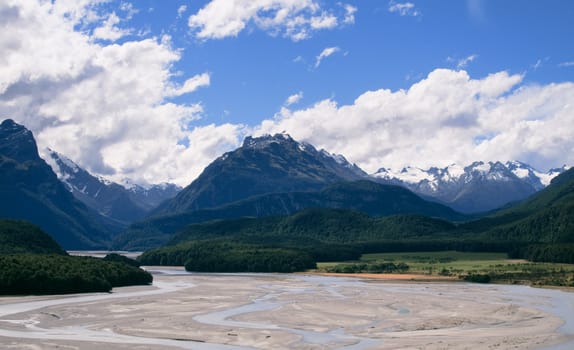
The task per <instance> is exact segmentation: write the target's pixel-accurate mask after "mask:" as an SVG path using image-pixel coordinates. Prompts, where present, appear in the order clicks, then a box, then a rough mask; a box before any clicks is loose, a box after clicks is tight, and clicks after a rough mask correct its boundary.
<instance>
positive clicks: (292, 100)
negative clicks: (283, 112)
mask: <svg viewBox="0 0 574 350" xmlns="http://www.w3.org/2000/svg"><path fill="white" fill-rule="evenodd" d="M302 98H303V91H299V92H298V93H296V94H293V95H291V96H289V97H287V100H286V101H285V106H291V105H293V104H296V103H297V102H299V101H301V99H302Z"/></svg>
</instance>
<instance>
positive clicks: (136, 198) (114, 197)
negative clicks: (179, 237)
mask: <svg viewBox="0 0 574 350" xmlns="http://www.w3.org/2000/svg"><path fill="white" fill-rule="evenodd" d="M46 152H47V154H48V162H49V164H50V165H51V166H52V169H54V171H55V172H56V174H57V175H58V178H59V179H60V180H61V181H62V182H63V183H64V184H65V185H66V187H67V188H68V189H69V190H70V191H71V192H72V193H73V194H74V196H75V197H76V198H77V199H79V200H80V201H82V202H83V203H84V204H86V205H87V206H89V207H91V208H93V209H95V210H97V211H98V212H99V213H100V214H102V215H104V216H106V217H109V218H111V219H114V220H117V221H119V222H122V223H125V224H126V225H127V224H130V223H132V222H134V221H136V220H140V219H142V218H144V217H145V215H146V214H147V213H148V212H149V211H150V210H152V209H154V208H155V207H157V206H158V205H159V204H160V203H162V202H163V201H165V200H167V199H170V198H173V197H175V195H176V194H177V193H178V192H179V191H180V190H181V187H179V186H177V185H174V184H161V185H150V186H147V187H143V186H140V185H137V184H133V183H128V184H124V185H121V184H117V183H115V182H111V181H108V180H106V179H104V178H101V177H97V176H93V175H92V174H90V173H89V172H88V171H86V170H85V169H83V168H82V167H80V166H79V165H78V164H76V163H75V162H74V161H73V160H71V159H69V158H68V157H66V156H64V155H62V154H60V153H58V152H56V151H54V150H52V149H47V150H46Z"/></svg>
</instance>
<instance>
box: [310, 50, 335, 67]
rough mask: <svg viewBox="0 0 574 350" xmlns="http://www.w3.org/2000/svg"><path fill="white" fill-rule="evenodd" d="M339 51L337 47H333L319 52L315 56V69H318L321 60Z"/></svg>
mask: <svg viewBox="0 0 574 350" xmlns="http://www.w3.org/2000/svg"><path fill="white" fill-rule="evenodd" d="M339 51H341V49H340V48H338V47H337V46H334V47H327V48H325V49H323V51H321V53H320V54H319V55H318V56H317V58H316V59H315V68H318V67H319V65H321V62H322V61H323V59H325V58H327V57H329V56H331V55H332V54H334V53H336V52H339Z"/></svg>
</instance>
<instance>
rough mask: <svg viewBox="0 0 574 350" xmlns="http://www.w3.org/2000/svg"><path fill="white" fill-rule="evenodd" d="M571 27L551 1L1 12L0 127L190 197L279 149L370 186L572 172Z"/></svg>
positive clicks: (416, 0) (221, 3) (137, 5)
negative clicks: (323, 157) (207, 172)
mask: <svg viewBox="0 0 574 350" xmlns="http://www.w3.org/2000/svg"><path fill="white" fill-rule="evenodd" d="M573 18H574V2H571V1H557V0H551V1H533V0H507V1H495V0H466V1H464V0H440V1H438V0H435V1H431V0H412V1H395V0H392V1H386V0H385V1H382V0H381V1H378V0H362V1H358V0H348V1H337V2H335V1H323V0H250V1H247V0H211V1H207V0H203V1H196V0H194V1H190V0H186V1H184V0H181V1H175V0H171V1H154V0H143V1H127V0H123V1H103V0H78V1H58V0H56V1H53V2H50V1H41V0H26V1H25V0H7V1H4V2H3V3H2V4H0V19H4V20H3V21H1V20H0V27H1V28H0V29H1V30H2V33H3V34H0V49H2V52H6V53H7V54H6V55H5V57H4V62H3V64H2V65H3V68H0V116H2V117H10V118H14V119H15V120H16V121H18V122H21V123H23V124H25V125H26V126H28V127H29V128H30V129H32V130H33V131H34V132H35V134H36V136H37V138H38V141H39V144H40V145H41V146H42V147H44V146H46V147H51V148H53V149H56V150H57V151H59V152H61V153H63V154H66V155H68V156H69V157H70V158H72V159H74V160H75V161H77V162H78V163H80V164H81V165H83V166H84V167H86V168H88V170H90V171H92V172H94V173H96V174H99V175H103V176H106V177H109V178H112V179H116V180H120V179H121V178H124V177H130V178H133V179H135V180H136V181H140V182H161V181H175V182H177V183H179V184H182V185H185V184H187V183H189V182H190V181H191V180H193V179H194V178H195V177H196V176H197V175H198V174H199V173H200V172H201V170H202V169H203V168H204V167H205V166H206V165H207V164H209V162H211V161H212V160H213V159H215V158H216V157H217V156H219V155H220V154H222V153H223V152H225V151H228V150H231V149H233V148H235V147H237V146H238V145H240V144H241V141H242V139H243V137H245V136H246V135H249V134H255V135H257V134H262V133H274V132H281V131H286V132H288V133H290V134H291V135H292V136H293V137H294V138H296V139H298V140H301V141H306V142H310V143H312V144H314V145H315V146H317V147H318V148H325V149H326V150H327V151H329V152H333V153H340V154H343V155H344V156H346V157H347V158H348V159H349V160H350V161H352V162H355V163H357V164H358V165H359V166H361V167H363V168H364V169H365V170H366V171H367V172H374V171H376V170H377V169H378V168H379V167H391V168H400V167H402V166H407V165H411V166H418V167H421V168H426V167H430V166H446V165H448V164H451V163H460V164H462V165H465V164H468V163H470V162H472V161H474V160H486V161H489V160H512V159H516V160H521V161H525V162H527V163H531V164H532V165H534V166H535V167H537V168H539V169H540V170H547V169H549V168H551V167H555V166H561V165H563V164H565V163H568V164H572V163H574V156H573V155H572V154H574V152H572V151H573V150H574V149H573V147H574V141H572V140H574V104H573V103H572V101H574V86H573V82H574V46H573V41H572V39H571V38H573V37H574V24H573V23H574V21H572V19H573ZM14 38H18V39H16V40H14Z"/></svg>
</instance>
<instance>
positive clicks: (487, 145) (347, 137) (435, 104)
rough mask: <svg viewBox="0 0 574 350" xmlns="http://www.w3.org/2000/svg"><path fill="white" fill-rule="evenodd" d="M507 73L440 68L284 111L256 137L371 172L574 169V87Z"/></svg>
mask: <svg viewBox="0 0 574 350" xmlns="http://www.w3.org/2000/svg"><path fill="white" fill-rule="evenodd" d="M522 80H523V76H522V75H511V74H508V73H507V72H498V73H494V74H490V75H488V76H486V77H483V78H480V79H473V78H471V77H470V76H469V75H468V73H467V72H465V71H458V70H457V71H455V70H448V69H437V70H434V71H432V72H431V73H430V74H429V75H428V76H427V77H426V78H424V79H422V80H420V81H419V82H417V83H415V84H413V85H412V86H411V87H410V88H409V89H407V90H397V91H391V90H388V89H380V90H375V91H367V92H365V93H363V94H362V95H360V96H359V97H358V98H357V99H356V100H355V101H354V103H352V104H349V105H342V106H339V105H338V104H337V102H336V101H334V100H331V99H327V100H323V101H319V102H317V103H316V104H315V105H313V106H311V107H309V108H306V109H300V110H291V109H289V108H282V109H281V111H280V112H279V113H278V114H277V115H276V116H275V117H274V118H273V119H269V120H265V121H263V122H262V123H261V125H260V126H259V127H258V128H256V130H255V133H256V134H261V133H275V132H281V131H284V130H285V131H286V132H288V133H290V134H291V135H292V136H293V137H294V138H296V139H299V140H302V141H307V142H310V143H312V144H314V145H316V146H317V147H319V148H325V149H326V150H328V151H330V152H334V153H340V154H343V155H345V157H347V158H348V159H349V160H351V161H353V162H355V163H357V164H358V165H359V166H361V167H362V168H364V169H365V170H366V171H367V172H375V171H376V170H377V169H378V168H380V167H389V168H399V169H400V168H402V167H404V166H408V165H415V166H418V167H422V168H428V167H431V166H447V165H449V164H451V163H460V164H468V163H470V162H473V161H476V160H515V159H516V160H522V161H525V162H527V163H530V164H532V165H533V166H535V167H538V168H539V169H542V170H545V169H548V168H550V167H555V166H560V165H562V164H564V163H567V164H573V163H574V153H573V152H572V150H573V149H574V128H571V127H569V126H570V125H574V104H572V103H571V101H572V100H573V99H574V84H572V83H560V84H549V85H530V84H522Z"/></svg>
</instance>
